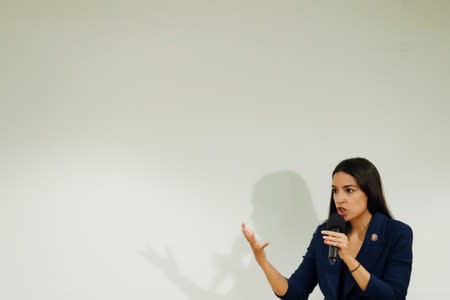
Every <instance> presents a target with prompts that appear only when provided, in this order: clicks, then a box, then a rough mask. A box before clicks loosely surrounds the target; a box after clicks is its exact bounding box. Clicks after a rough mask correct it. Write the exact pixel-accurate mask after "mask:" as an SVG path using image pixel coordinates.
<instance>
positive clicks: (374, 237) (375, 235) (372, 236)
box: [370, 233, 378, 242]
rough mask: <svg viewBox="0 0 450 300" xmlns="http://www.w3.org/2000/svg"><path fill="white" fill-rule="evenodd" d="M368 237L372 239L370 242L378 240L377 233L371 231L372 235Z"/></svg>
mask: <svg viewBox="0 0 450 300" xmlns="http://www.w3.org/2000/svg"><path fill="white" fill-rule="evenodd" d="M370 239H371V240H372V242H376V241H377V240H378V234H376V233H372V235H371V236H370Z"/></svg>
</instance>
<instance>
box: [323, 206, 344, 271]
mask: <svg viewBox="0 0 450 300" xmlns="http://www.w3.org/2000/svg"><path fill="white" fill-rule="evenodd" d="M327 228H328V230H322V232H321V233H322V234H323V239H324V243H325V244H326V245H328V246H329V247H328V261H329V262H330V264H332V265H333V264H335V263H336V260H337V255H338V254H339V256H340V257H341V258H342V257H343V256H344V253H343V252H346V251H347V246H348V238H347V236H346V235H345V220H344V218H343V217H342V216H340V215H338V214H333V215H331V216H330V218H329V219H328V224H327Z"/></svg>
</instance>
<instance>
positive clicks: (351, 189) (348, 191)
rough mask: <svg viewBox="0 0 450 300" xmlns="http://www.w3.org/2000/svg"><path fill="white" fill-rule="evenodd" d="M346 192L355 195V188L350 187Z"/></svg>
mask: <svg viewBox="0 0 450 300" xmlns="http://www.w3.org/2000/svg"><path fill="white" fill-rule="evenodd" d="M345 191H346V192H347V193H353V192H354V191H355V190H354V189H353V188H351V187H349V188H346V189H345Z"/></svg>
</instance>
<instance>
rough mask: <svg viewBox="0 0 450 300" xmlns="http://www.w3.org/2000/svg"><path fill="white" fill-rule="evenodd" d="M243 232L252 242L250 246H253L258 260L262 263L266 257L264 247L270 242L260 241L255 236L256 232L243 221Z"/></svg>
mask: <svg viewBox="0 0 450 300" xmlns="http://www.w3.org/2000/svg"><path fill="white" fill-rule="evenodd" d="M241 230H242V233H243V234H244V236H245V238H246V240H247V241H248V243H249V244H250V247H251V248H252V251H253V254H254V255H255V258H256V261H257V262H258V263H261V262H262V261H263V260H265V259H266V254H265V252H264V249H265V248H266V247H267V246H268V245H269V242H267V241H266V242H264V243H260V242H258V240H257V239H256V237H255V233H254V232H253V231H252V230H251V229H250V228H248V227H247V226H245V223H242V225H241Z"/></svg>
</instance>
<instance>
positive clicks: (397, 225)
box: [387, 219, 413, 238]
mask: <svg viewBox="0 0 450 300" xmlns="http://www.w3.org/2000/svg"><path fill="white" fill-rule="evenodd" d="M387 232H388V233H390V234H391V235H392V236H394V237H399V236H406V237H411V238H412V235H413V232H412V228H411V226H409V225H408V224H406V223H403V222H402V221H399V220H394V219H389V221H388V223H387Z"/></svg>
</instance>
